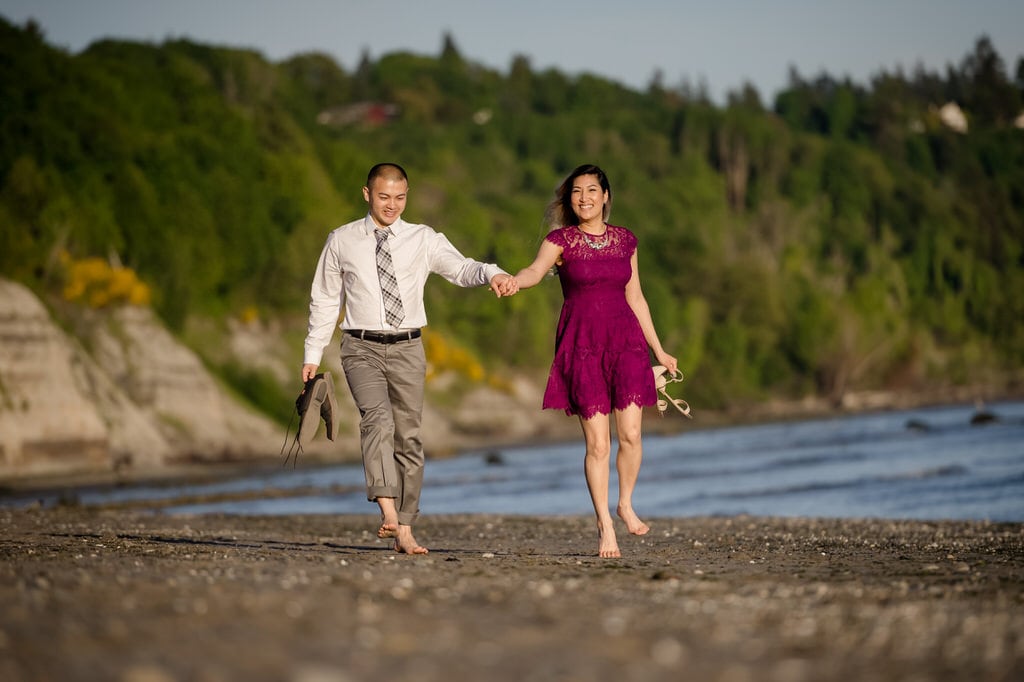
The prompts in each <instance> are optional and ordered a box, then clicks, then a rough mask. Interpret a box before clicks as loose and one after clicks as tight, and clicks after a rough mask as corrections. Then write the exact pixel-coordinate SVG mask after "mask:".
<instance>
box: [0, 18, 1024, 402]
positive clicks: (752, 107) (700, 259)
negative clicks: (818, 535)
mask: <svg viewBox="0 0 1024 682" xmlns="http://www.w3.org/2000/svg"><path fill="white" fill-rule="evenodd" d="M439 42H440V43H441V44H440V46H439V47H440V50H439V53H438V55H437V56H436V57H431V56H422V55H414V54H409V53H393V54H388V55H385V56H382V57H381V58H379V59H378V60H376V61H372V60H370V59H369V58H364V59H363V60H362V63H360V64H359V65H358V67H357V68H355V69H354V70H353V71H347V70H345V69H344V68H342V67H341V66H340V65H338V64H337V63H336V62H335V61H333V60H332V59H331V58H330V57H328V56H325V55H323V54H303V55H298V56H295V57H293V58H291V59H288V60H286V61H283V62H280V63H272V62H270V61H268V60H267V59H265V58H264V57H263V56H262V55H261V54H259V53H257V52H253V51H246V50H239V49H225V48H220V47H216V46H209V45H202V44H196V43H194V42H189V41H183V40H175V41H168V42H164V43H162V44H159V45H154V44H145V43H137V42H121V41H101V42H97V43H95V44H93V45H91V46H90V47H89V48H87V49H86V50H84V51H82V52H81V53H77V54H69V53H67V52H66V51H63V50H60V49H57V48H55V47H52V46H50V45H48V44H47V42H46V39H45V35H44V32H43V30H42V29H41V28H40V27H38V26H36V25H35V24H33V23H29V24H27V25H25V26H16V25H12V24H11V23H9V22H6V21H4V20H3V19H0V82H2V88H3V97H2V98H0V271H2V273H3V275H4V276H6V277H10V278H14V279H17V280H19V281H21V282H24V283H27V284H28V285H30V286H31V287H32V288H34V289H35V290H36V291H38V292H40V293H42V294H44V295H46V296H48V297H50V298H51V300H55V301H56V300H61V299H63V300H64V301H66V302H70V304H73V305H80V306H103V305H113V304H118V303H122V302H135V303H144V304H150V305H152V306H153V307H154V309H155V310H156V311H157V312H158V314H159V315H160V316H161V317H162V318H163V319H164V320H165V321H166V322H167V324H168V325H169V326H170V327H171V328H172V329H174V330H177V331H178V333H180V334H182V335H185V333H186V330H187V329H188V328H189V326H190V325H191V324H192V323H194V321H195V320H199V319H205V320H223V319H225V318H227V317H231V316H234V317H239V316H248V317H250V318H257V319H285V320H288V321H289V322H288V323H287V327H288V328H289V329H292V330H294V334H295V336H296V340H297V345H296V357H295V363H296V367H297V366H298V363H299V360H300V355H299V353H300V351H299V348H300V346H301V338H302V335H303V333H304V331H305V322H304V315H305V308H306V302H307V298H308V291H309V283H310V278H311V275H312V270H313V267H314V265H315V262H316V258H317V256H318V254H319V251H320V248H321V246H322V244H323V240H324V238H325V236H326V234H327V232H328V231H329V230H330V229H332V228H333V227H335V226H337V225H340V224H342V223H344V222H347V221H349V220H352V219H354V218H356V217H359V216H361V215H363V213H364V212H365V204H364V203H363V201H362V196H361V192H360V188H361V187H362V185H363V183H364V181H365V175H366V171H367V169H368V168H369V167H370V166H371V165H372V164H373V163H376V162H378V161H382V160H393V161H396V162H398V163H401V164H402V165H403V166H405V168H406V169H407V170H408V171H409V172H410V176H411V191H410V201H409V208H408V209H407V211H406V214H405V217H406V218H407V219H409V220H413V221H417V222H425V223H428V224H431V225H433V226H435V227H437V228H439V229H441V230H443V231H444V232H445V233H446V234H447V235H448V236H449V238H450V239H451V240H452V242H453V243H454V244H455V245H456V246H458V247H459V248H460V249H461V250H462V251H463V252H464V253H466V254H467V255H470V256H473V257H475V258H478V259H480V260H487V261H492V262H498V263H499V264H500V265H502V266H503V267H505V268H506V269H509V270H513V271H514V270H516V269H519V268H520V267H523V266H525V265H526V264H528V263H529V262H530V260H531V259H532V257H533V255H534V254H535V253H536V249H537V247H538V246H539V244H540V242H541V239H542V238H543V235H544V233H545V231H546V229H547V228H546V227H545V225H544V223H543V212H544V208H545V205H546V204H547V202H548V201H549V200H550V198H551V197H552V194H553V190H554V188H555V186H556V185H557V184H558V183H559V182H560V180H561V179H562V178H563V177H564V176H565V174H567V173H568V171H569V170H571V169H572V168H573V167H575V166H576V165H578V164H580V163H584V162H590V163H597V164H599V165H601V166H602V167H604V168H605V170H606V171H607V172H608V174H609V177H610V179H611V181H612V187H613V197H614V206H613V210H612V216H611V222H612V223H614V224H620V225H625V226H627V227H629V228H631V229H632V230H633V231H634V232H636V233H637V235H638V236H639V238H640V247H639V248H640V263H641V277H642V282H643V286H644V291H645V293H646V295H647V298H648V301H649V303H650V305H651V308H652V312H653V314H654V318H655V322H656V325H657V326H658V328H659V331H660V333H661V336H662V338H663V342H664V344H665V346H666V347H667V348H668V349H670V350H672V351H674V352H675V353H676V354H677V355H678V356H679V358H680V362H681V367H683V368H684V370H685V371H686V373H687V375H688V376H689V377H690V378H691V380H692V385H691V388H690V391H689V394H688V397H689V398H690V399H691V402H695V403H697V404H700V405H702V406H712V407H715V406H717V407H722V406H728V405H735V404H742V403H744V402H751V401H757V400H762V399H765V398H768V397H786V398H799V397H802V396H808V395H816V396H824V397H828V398H830V399H834V400H838V399H840V398H841V397H842V396H843V395H844V393H846V392H848V391H851V390H863V389H885V390H894V391H901V390H925V389H929V388H941V387H947V386H951V385H957V384H965V383H979V382H980V383H987V384H990V385H991V384H997V385H1002V386H1003V387H1007V386H1010V387H1012V386H1013V385H1014V382H1020V380H1021V368H1022V367H1024V129H1022V126H1024V121H1022V119H1021V118H1020V116H1021V112H1022V110H1024V59H1022V58H1020V57H1018V58H1017V61H1016V64H1015V65H1014V67H1013V70H1012V71H1011V67H1010V66H1008V65H1007V64H1006V63H1005V62H1004V61H1003V58H1002V57H1001V56H1000V55H999V54H997V53H996V52H995V50H994V48H993V47H992V45H991V43H990V41H988V40H987V39H986V38H985V37H980V38H979V39H978V40H977V43H976V44H975V45H974V46H965V50H966V55H965V57H964V58H963V60H962V62H961V63H960V64H958V65H948V66H947V67H945V72H944V73H940V72H933V71H929V70H927V69H925V68H924V67H919V68H917V69H916V70H915V71H914V72H913V73H911V74H908V73H902V72H895V73H888V72H883V73H879V74H877V75H876V76H875V77H874V78H872V80H871V82H870V83H866V84H864V83H856V82H851V81H849V80H840V79H836V78H833V77H831V76H829V75H827V74H821V75H818V76H812V77H809V76H805V75H801V74H799V73H798V72H796V71H795V70H794V71H793V72H791V74H790V78H789V83H788V86H787V87H786V88H785V89H784V90H783V91H781V92H780V93H778V94H777V95H776V96H775V98H774V102H769V103H766V102H763V101H762V99H761V95H760V93H758V92H757V91H756V90H755V89H754V88H753V87H751V86H746V87H743V88H741V89H740V90H738V91H736V92H734V93H732V94H730V95H729V97H728V101H727V102H725V103H721V104H716V103H713V102H711V101H709V99H708V98H707V96H706V95H705V94H704V93H703V92H701V91H700V90H699V89H694V88H692V87H689V86H688V85H686V84H682V85H680V86H678V87H670V86H667V85H666V84H664V83H663V82H662V79H661V78H660V77H658V76H655V77H654V78H653V79H652V81H651V83H650V85H649V86H648V87H647V88H646V90H643V91H638V90H635V89H630V88H627V87H624V86H622V85H620V84H617V83H616V82H613V81H610V80H606V79H603V78H601V77H599V76H596V75H590V74H583V75H579V76H568V75H566V74H563V73H561V72H559V71H558V70H553V69H548V70H543V71H537V70H534V69H533V68H532V67H531V64H530V60H529V58H528V57H525V56H522V57H518V58H516V59H514V60H513V62H512V63H511V64H510V66H509V69H508V71H507V73H502V72H499V71H495V70H492V69H488V68H483V67H482V66H480V65H478V64H476V63H474V62H473V61H472V60H471V59H469V58H466V57H464V56H463V55H462V54H460V52H459V50H458V48H457V46H456V44H455V42H454V39H453V38H452V37H451V36H445V37H443V39H442V40H440V41H439ZM950 103H952V106H947V107H946V108H945V109H943V107H944V105H948V104H950ZM950 112H952V114H954V116H953V117H952V118H951V117H950ZM960 112H962V120H958V119H956V117H955V114H957V113H960ZM560 302H561V293H560V290H559V287H558V284H557V282H556V281H550V282H546V283H545V284H544V285H542V286H540V287H538V288H536V289H533V290H530V291H527V292H523V293H522V294H521V295H519V296H517V297H515V298H513V299H510V300H508V301H496V300H494V299H493V296H491V295H490V294H489V293H488V292H486V291H485V290H479V291H476V290H474V291H456V290H454V289H453V288H452V287H451V286H450V285H449V284H447V283H445V282H443V281H441V280H439V279H437V280H436V281H435V280H432V281H431V284H430V285H429V287H428V302H427V305H428V312H429V315H430V320H431V327H430V328H431V330H432V332H434V333H437V334H438V335H439V337H444V338H449V339H458V343H459V344H461V346H463V347H464V348H465V350H466V352H467V353H468V354H469V355H471V356H472V357H473V358H474V359H475V360H477V361H479V362H480V363H482V365H483V366H485V367H487V368H488V371H490V372H494V373H496V374H500V373H502V372H516V371H520V372H523V371H525V372H543V371H546V367H547V364H548V362H549V361H550V356H551V344H552V339H553V330H554V325H555V320H556V319H557V311H558V307H559V305H560ZM221 369H222V370H224V368H221ZM222 374H226V375H228V378H231V375H232V372H229V371H226V370H224V371H222ZM239 374H240V373H239V372H237V371H236V372H234V375H239ZM236 378H237V376H236ZM251 379H252V377H251V376H250V377H248V380H250V381H251ZM239 383H240V384H242V383H245V382H244V381H243V380H241V379H239ZM1016 385H1017V386H1018V387H1019V383H1017V384H1016ZM242 388H244V386H242ZM250 392H252V391H251V388H250Z"/></svg>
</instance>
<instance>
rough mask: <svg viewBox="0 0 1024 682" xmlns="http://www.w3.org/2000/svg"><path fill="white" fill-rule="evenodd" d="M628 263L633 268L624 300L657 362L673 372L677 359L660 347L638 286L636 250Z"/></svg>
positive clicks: (644, 299) (638, 275)
mask: <svg viewBox="0 0 1024 682" xmlns="http://www.w3.org/2000/svg"><path fill="white" fill-rule="evenodd" d="M629 264H630V265H631V266H632V268H633V275H632V276H631V277H630V278H629V282H627V283H626V302H627V303H629V307H630V308H632V309H633V314H634V315H636V319H637V321H638V322H639V323H640V329H641V331H643V333H644V339H646V340H647V345H649V346H650V347H651V350H652V351H654V357H655V358H656V359H657V360H658V364H661V365H664V366H665V367H666V368H668V371H669V372H672V373H673V374H675V372H676V370H677V369H678V361H677V360H676V359H675V358H674V357H672V356H671V355H669V354H668V353H666V352H665V349H664V348H662V347H661V341H659V340H658V332H656V331H655V329H654V320H652V319H651V309H650V307H649V306H648V305H647V299H646V298H644V292H643V291H642V290H641V288H640V266H639V264H638V259H637V255H636V251H634V252H633V256H632V257H631V258H630V259H629Z"/></svg>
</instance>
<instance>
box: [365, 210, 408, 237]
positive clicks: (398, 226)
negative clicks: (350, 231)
mask: <svg viewBox="0 0 1024 682" xmlns="http://www.w3.org/2000/svg"><path fill="white" fill-rule="evenodd" d="M404 229H405V221H404V220H402V219H401V218H399V219H398V220H396V221H395V222H393V223H391V234H394V235H397V234H400V233H401V232H402V231H403V230H404ZM363 230H364V231H365V232H366V236H367V237H372V236H373V233H374V232H375V231H376V230H377V224H376V223H375V222H373V218H371V217H370V214H369V213H367V214H366V217H365V218H364V219H363Z"/></svg>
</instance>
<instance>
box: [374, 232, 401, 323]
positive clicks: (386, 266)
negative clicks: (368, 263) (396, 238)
mask: <svg viewBox="0 0 1024 682" xmlns="http://www.w3.org/2000/svg"><path fill="white" fill-rule="evenodd" d="M375 232H376V236H377V277H378V278H380V290H381V293H383V294H384V319H386V320H387V321H388V324H390V325H391V326H392V327H395V328H396V329H397V328H398V327H399V326H400V325H401V324H402V320H403V319H404V318H405V309H404V308H403V307H402V296H401V294H399V293H398V279H396V278H395V266H394V264H393V263H392V262H391V249H390V247H388V237H389V236H390V235H391V228H384V229H383V230H381V229H377V230H375Z"/></svg>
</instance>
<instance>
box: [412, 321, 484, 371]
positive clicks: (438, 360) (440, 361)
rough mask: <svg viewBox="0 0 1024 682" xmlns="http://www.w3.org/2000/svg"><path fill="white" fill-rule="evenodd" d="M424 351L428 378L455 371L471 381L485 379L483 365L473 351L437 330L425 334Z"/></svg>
mask: <svg viewBox="0 0 1024 682" xmlns="http://www.w3.org/2000/svg"><path fill="white" fill-rule="evenodd" d="M423 351H424V353H425V354H426V356H427V380H428V381H429V380H430V379H433V378H434V377H437V376H438V375H440V374H444V373H445V372H455V373H456V374H458V375H459V376H461V377H465V378H466V379H469V380H470V381H474V382H479V381H483V379H484V377H485V376H486V372H485V371H484V367H483V365H481V364H480V361H479V360H477V359H476V358H475V357H474V356H473V354H472V353H470V352H469V351H468V350H466V349H465V348H463V347H461V346H459V345H458V344H456V343H454V342H453V341H451V340H450V339H448V338H446V337H444V336H443V335H442V334H439V333H437V332H428V333H426V334H424V335H423Z"/></svg>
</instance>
